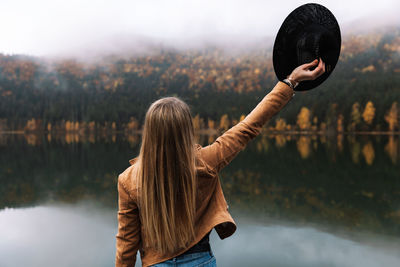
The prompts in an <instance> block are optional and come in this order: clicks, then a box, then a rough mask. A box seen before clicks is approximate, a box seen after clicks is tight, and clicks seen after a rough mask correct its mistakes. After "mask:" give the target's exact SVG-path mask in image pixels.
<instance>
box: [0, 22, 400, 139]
mask: <svg viewBox="0 0 400 267" xmlns="http://www.w3.org/2000/svg"><path fill="white" fill-rule="evenodd" d="M276 82H277V80H276V78H275V74H274V71H273V66H272V60H271V53H270V49H265V50H262V49H258V50H251V51H249V52H246V53H245V52H243V53H241V54H235V55H232V54H229V53H228V52H226V51H224V50H222V49H219V48H209V49H204V50H195V51H184V52H182V51H175V50H160V51H159V52H158V53H154V54H149V55H142V56H132V57H117V56H116V57H112V58H107V59H104V60H102V61H98V62H96V63H84V62H81V61H78V60H73V59H69V60H52V61H49V60H46V59H44V58H35V57H29V56H23V55H2V54H0V131H6V130H25V131H81V132H82V131H83V132H91V131H100V130H101V131H135V130H140V128H141V125H142V124H143V119H144V115H145V112H146V110H147V108H148V106H149V105H150V103H151V102H153V101H154V100H156V99H158V98H160V97H163V96H178V97H180V98H182V99H183V100H184V101H186V102H187V103H188V104H189V105H190V106H191V109H192V114H193V118H194V119H193V120H194V125H195V127H196V128H198V129H212V130H216V131H220V130H222V131H223V130H226V129H227V128H228V127H230V126H232V125H233V124H235V123H236V122H238V121H240V120H241V119H242V118H243V115H244V114H247V113H248V112H250V111H251V109H252V108H253V107H254V106H255V105H256V104H257V102H258V101H259V100H261V99H262V97H263V96H264V95H265V94H267V93H268V92H269V91H270V89H271V88H272V87H273V86H274V84H275V83H276ZM399 101H400V30H399V29H392V30H391V31H387V32H377V33H371V34H368V35H352V36H348V37H346V38H345V39H344V42H343V46H342V53H341V57H340V60H339V62H338V64H337V67H336V69H335V70H334V72H333V73H332V75H331V77H330V78H329V79H328V80H327V81H326V82H325V83H324V84H322V85H321V86H320V87H319V88H316V89H313V90H311V91H308V92H298V93H297V94H296V95H295V97H294V99H293V100H292V101H291V103H290V104H289V105H288V106H287V107H285V108H284V109H283V110H282V111H281V112H280V113H279V114H278V116H277V117H276V118H275V119H274V120H271V121H270V122H269V124H268V125H267V129H271V130H276V131H282V130H284V131H293V130H297V131H322V132H336V131H337V132H347V131H348V132H354V131H398V130H399V112H398V102H399Z"/></svg>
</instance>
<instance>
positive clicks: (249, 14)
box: [0, 0, 400, 56]
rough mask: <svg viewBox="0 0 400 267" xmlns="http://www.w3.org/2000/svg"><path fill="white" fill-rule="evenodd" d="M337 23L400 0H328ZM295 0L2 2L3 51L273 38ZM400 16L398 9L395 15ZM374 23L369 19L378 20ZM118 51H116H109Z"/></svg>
mask: <svg viewBox="0 0 400 267" xmlns="http://www.w3.org/2000/svg"><path fill="white" fill-rule="evenodd" d="M315 2H317V3H320V4H323V5H325V6H326V7H328V8H329V9H330V10H331V11H332V12H333V13H334V15H335V16H336V18H337V20H338V21H339V24H340V25H341V26H343V25H349V24H350V25H351V22H352V21H355V20H358V19H360V18H365V17H369V16H374V17H375V18H380V17H381V18H385V17H387V16H385V15H383V16H381V15H380V14H386V13H387V12H389V13H390V12H392V13H395V11H397V12H398V11H400V3H399V2H400V1H399V0H379V1H377V0H347V1H342V0H340V1H339V0H325V1H315ZM304 3H307V1H296V0H274V1H266V0H264V1H262V0H225V1H222V0H221V1H220V0H199V1H197V0H195V1H190V0H164V1H162V0H142V1H138V0H108V1H106V0H34V1H33V0H0V12H1V13H0V25H1V26H0V36H1V39H0V53H6V54H21V53H23V54H30V55H38V56H41V55H56V54H63V53H75V52H78V51H80V52H82V51H89V50H104V51H107V50H110V48H111V47H114V46H118V43H119V42H121V43H123V42H126V41H127V40H129V42H135V41H136V40H139V39H147V40H153V41H157V42H160V43H161V42H163V43H170V44H171V43H176V44H179V45H185V43H188V44H189V43H193V42H200V41H202V42H211V43H212V42H213V40H218V39H221V38H222V39H223V38H227V37H229V38H231V39H235V38H236V39H237V40H243V39H257V38H263V37H264V38H265V37H266V36H275V34H276V32H277V31H278V29H279V27H280V25H281V23H282V22H283V20H284V19H285V17H286V16H287V15H288V14H289V13H290V12H291V11H292V10H293V9H295V8H296V7H298V6H300V5H302V4H304ZM397 15H398V14H397ZM374 22H375V21H373V22H371V23H372V24H374ZM111 50H112V49H111Z"/></svg>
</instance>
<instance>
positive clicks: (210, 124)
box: [207, 119, 215, 129]
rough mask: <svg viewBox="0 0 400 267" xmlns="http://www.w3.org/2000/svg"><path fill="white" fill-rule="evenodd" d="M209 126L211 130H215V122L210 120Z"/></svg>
mask: <svg viewBox="0 0 400 267" xmlns="http://www.w3.org/2000/svg"><path fill="white" fill-rule="evenodd" d="M207 124H208V128H209V129H215V121H213V120H212V119H208V121H207Z"/></svg>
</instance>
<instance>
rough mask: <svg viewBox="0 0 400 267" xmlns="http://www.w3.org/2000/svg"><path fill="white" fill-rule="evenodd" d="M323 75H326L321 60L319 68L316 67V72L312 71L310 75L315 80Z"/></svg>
mask: <svg viewBox="0 0 400 267" xmlns="http://www.w3.org/2000/svg"><path fill="white" fill-rule="evenodd" d="M323 73H324V69H323V64H322V60H320V63H319V64H318V67H316V68H315V69H314V70H312V71H310V75H311V76H312V77H313V78H314V79H315V78H317V77H319V76H320V75H321V74H323Z"/></svg>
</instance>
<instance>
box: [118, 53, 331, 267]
mask: <svg viewBox="0 0 400 267" xmlns="http://www.w3.org/2000/svg"><path fill="white" fill-rule="evenodd" d="M313 68H314V69H313ZM312 69H313V70H312ZM324 72H325V64H324V63H323V62H322V60H319V63H318V60H315V61H313V62H311V63H309V64H304V65H301V66H299V67H297V68H296V69H295V70H294V71H293V72H292V74H291V75H289V77H288V79H285V80H284V82H278V83H277V85H276V86H275V87H274V88H273V89H272V91H271V92H270V93H269V94H267V95H266V96H265V97H264V98H263V99H262V100H261V102H260V103H259V104H258V105H257V107H256V108H255V109H254V110H253V111H252V112H251V113H250V114H249V115H248V116H247V117H246V118H245V119H244V120H243V121H241V122H239V123H238V124H237V125H235V126H234V127H232V128H231V129H229V130H228V131H226V132H225V133H224V134H223V135H221V136H220V137H219V138H217V140H216V141H215V142H214V143H213V144H211V145H209V146H206V147H201V146H200V145H197V144H195V143H194V133H193V125H192V117H191V115H190V111H189V108H188V106H187V105H186V104H185V103H184V102H182V101H181V100H179V99H177V98H175V97H167V98H163V99H160V100H158V101H156V102H154V103H153V104H152V105H151V106H150V108H149V110H148V111H147V114H146V118H145V123H144V129H143V135H142V144H141V149H140V153H139V156H138V157H137V158H135V159H133V160H131V161H130V163H131V164H132V165H131V166H130V167H129V168H128V169H126V170H125V171H124V172H123V173H122V174H121V175H120V176H119V178H118V193H119V210H118V234H117V236H116V237H117V244H116V247H117V251H116V264H115V265H116V266H121V267H122V266H134V265H135V261H136V254H137V251H138V250H139V251H140V257H141V261H142V266H216V260H215V257H214V256H213V254H212V251H211V249H210V245H209V238H208V236H209V233H210V232H211V230H212V229H215V230H216V232H217V233H218V235H219V237H220V238H221V239H224V238H226V237H229V236H230V235H232V234H233V233H234V232H235V230H236V225H235V222H234V220H233V219H232V217H231V215H230V214H229V212H228V207H227V204H226V201H225V198H224V195H223V192H222V189H221V185H220V181H219V178H218V173H219V171H220V170H221V169H222V168H223V167H225V166H226V165H227V164H228V163H229V162H230V161H231V160H232V159H233V158H234V157H235V156H236V155H237V154H238V153H239V151H241V150H242V149H244V147H245V146H246V144H247V143H248V142H249V141H250V140H251V139H253V138H254V137H255V136H257V135H258V134H259V133H260V131H261V128H262V126H263V125H264V124H265V123H266V122H267V121H268V120H269V119H271V117H272V116H274V115H275V114H276V113H277V112H279V111H280V110H281V109H282V108H283V107H284V106H285V105H286V104H287V103H288V102H289V100H290V99H291V98H292V96H293V95H294V91H293V89H294V87H295V86H296V85H297V84H299V83H300V82H302V81H306V80H314V79H316V78H317V77H319V76H320V75H322V74H323V73H324Z"/></svg>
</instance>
